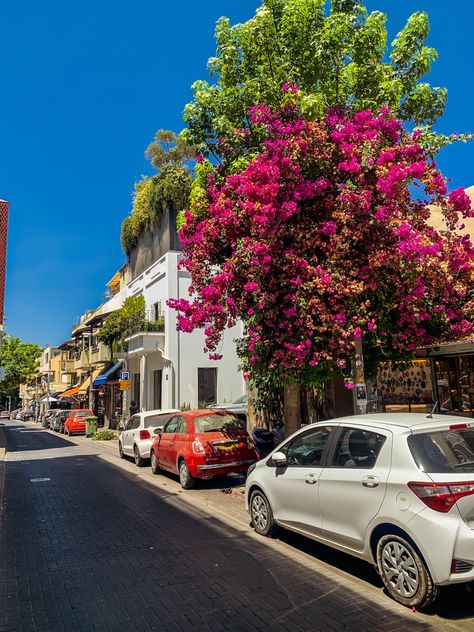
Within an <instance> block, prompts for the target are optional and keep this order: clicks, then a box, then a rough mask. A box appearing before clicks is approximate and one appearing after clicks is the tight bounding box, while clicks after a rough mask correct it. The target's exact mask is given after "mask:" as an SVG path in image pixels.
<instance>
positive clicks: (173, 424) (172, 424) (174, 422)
mask: <svg viewBox="0 0 474 632" xmlns="http://www.w3.org/2000/svg"><path fill="white" fill-rule="evenodd" d="M180 419H181V417H171V419H170V420H169V421H168V423H167V424H166V426H165V428H164V430H163V434H173V433H175V432H176V429H177V427H178V423H179V420H180Z"/></svg>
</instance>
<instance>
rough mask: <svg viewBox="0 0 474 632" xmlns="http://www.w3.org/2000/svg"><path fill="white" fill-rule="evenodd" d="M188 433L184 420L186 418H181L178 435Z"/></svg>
mask: <svg viewBox="0 0 474 632" xmlns="http://www.w3.org/2000/svg"><path fill="white" fill-rule="evenodd" d="M186 432H187V427H186V419H184V417H180V418H179V423H178V428H177V430H176V434H186Z"/></svg>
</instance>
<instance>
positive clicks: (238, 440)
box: [150, 410, 259, 489]
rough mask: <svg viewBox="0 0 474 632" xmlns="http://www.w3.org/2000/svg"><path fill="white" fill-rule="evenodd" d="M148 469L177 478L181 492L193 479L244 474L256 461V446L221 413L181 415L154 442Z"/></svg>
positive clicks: (232, 417) (236, 422)
mask: <svg viewBox="0 0 474 632" xmlns="http://www.w3.org/2000/svg"><path fill="white" fill-rule="evenodd" d="M150 458H151V469H152V471H153V473H154V474H158V473H159V471H160V469H163V470H167V471H169V472H172V473H174V474H178V475H179V481H180V483H181V486H182V487H183V488H184V489H190V488H191V487H193V485H194V483H195V481H196V479H201V478H203V479H209V478H212V477H213V476H219V475H222V474H230V473H242V474H245V473H246V472H247V470H248V468H249V467H250V466H251V465H253V464H254V463H255V462H256V461H257V460H258V458H259V457H258V452H257V450H256V449H255V444H254V442H253V441H252V439H251V438H250V436H249V435H248V433H247V431H246V430H245V425H244V423H243V422H242V420H240V419H239V418H238V417H236V416H235V415H233V414H230V413H228V412H227V411H221V410H196V411H191V412H180V413H179V414H177V415H174V416H173V417H171V419H170V420H169V421H168V423H167V424H166V426H165V427H164V428H163V431H162V432H159V433H158V436H157V437H156V439H155V440H154V442H153V445H152V449H151V452H150Z"/></svg>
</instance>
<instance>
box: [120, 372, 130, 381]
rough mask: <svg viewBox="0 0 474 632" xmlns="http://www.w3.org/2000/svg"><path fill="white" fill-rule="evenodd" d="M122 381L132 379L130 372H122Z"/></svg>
mask: <svg viewBox="0 0 474 632" xmlns="http://www.w3.org/2000/svg"><path fill="white" fill-rule="evenodd" d="M120 379H121V380H122V381H125V380H129V379H130V371H120Z"/></svg>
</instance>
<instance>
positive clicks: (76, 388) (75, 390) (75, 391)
mask: <svg viewBox="0 0 474 632" xmlns="http://www.w3.org/2000/svg"><path fill="white" fill-rule="evenodd" d="M80 388H81V387H80V386H74V388H70V389H69V390H68V391H64V393H61V395H60V396H59V397H60V398H63V397H74V396H75V395H77V394H78V393H79V390H80Z"/></svg>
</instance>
